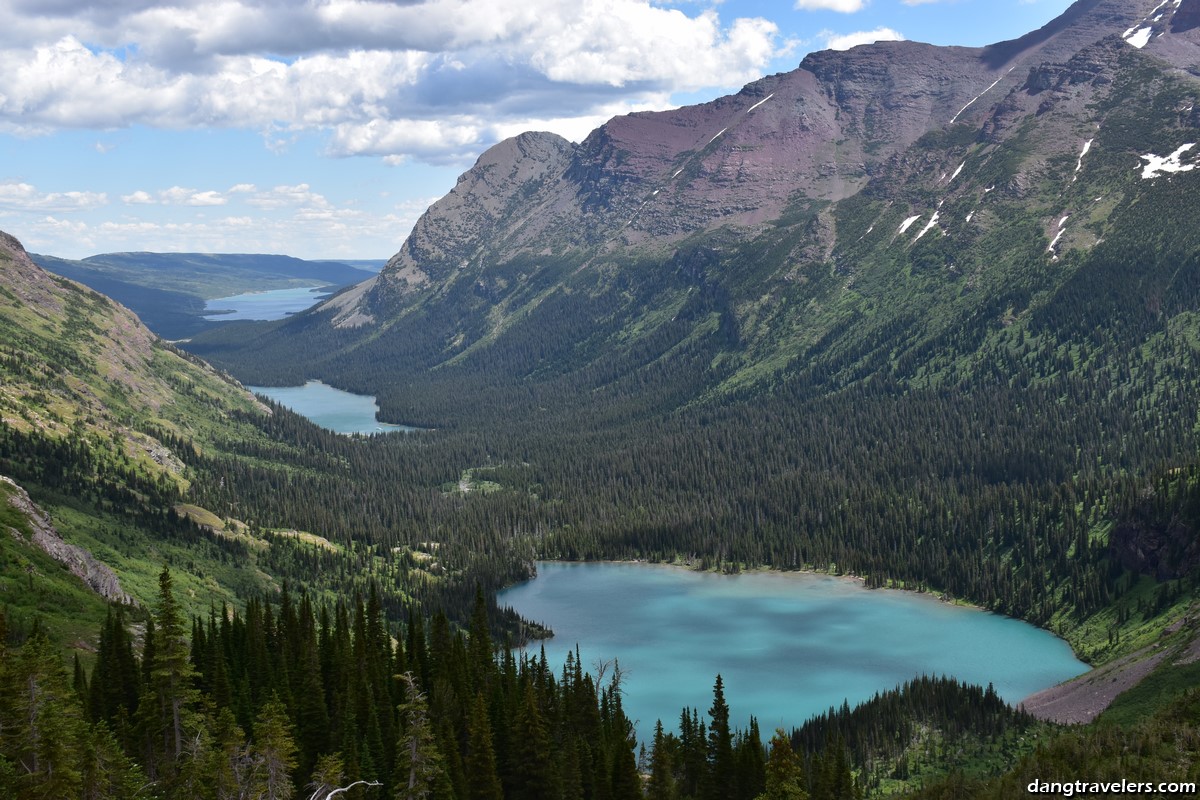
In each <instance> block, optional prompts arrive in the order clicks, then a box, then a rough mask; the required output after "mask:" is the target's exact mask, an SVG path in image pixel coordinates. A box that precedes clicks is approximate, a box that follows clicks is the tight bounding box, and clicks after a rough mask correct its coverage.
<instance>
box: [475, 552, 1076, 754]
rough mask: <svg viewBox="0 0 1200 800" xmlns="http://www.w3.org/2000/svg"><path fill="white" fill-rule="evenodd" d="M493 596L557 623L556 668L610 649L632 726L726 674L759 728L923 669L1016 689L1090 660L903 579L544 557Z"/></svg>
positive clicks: (677, 706) (1013, 692)
mask: <svg viewBox="0 0 1200 800" xmlns="http://www.w3.org/2000/svg"><path fill="white" fill-rule="evenodd" d="M499 602H500V604H501V605H502V606H503V605H510V606H512V607H513V608H514V609H515V610H516V611H517V612H518V613H520V614H521V615H522V616H523V617H525V618H526V619H530V620H534V621H538V622H543V623H545V624H547V625H549V626H550V627H551V628H553V629H554V633H555V636H554V638H553V639H549V640H547V641H545V642H542V643H539V642H535V643H534V644H533V645H532V646H533V647H538V646H541V645H542V644H544V646H545V648H546V655H547V658H549V660H550V663H551V664H553V665H555V670H556V672H557V671H560V670H561V665H562V663H563V660H564V659H565V658H566V654H567V651H568V650H573V649H574V648H575V645H576V644H577V643H578V645H579V648H580V655H581V658H582V659H583V664H584V669H585V670H589V671H591V672H592V674H593V676H594V675H595V674H596V671H595V668H594V664H595V663H596V661H597V660H599V659H605V660H611V659H614V658H615V659H617V660H619V662H620V665H621V671H622V673H623V675H624V682H623V686H624V690H625V691H624V694H623V698H624V699H623V702H624V707H625V712H626V714H627V715H628V716H629V717H630V719H632V720H635V723H636V725H637V728H638V735H639V738H640V739H641V740H642V741H643V742H645V741H647V739H648V738H649V737H650V736H651V735H652V734H653V730H654V722H655V720H656V719H662V721H663V726H664V728H665V729H667V730H676V729H677V728H678V722H679V714H680V710H681V709H682V708H684V707H685V706H687V707H694V708H697V709H698V710H699V711H700V713H701V714H706V713H707V711H708V708H709V706H710V705H711V704H712V686H713V681H714V679H715V677H716V675H717V673H720V674H721V676H722V679H723V680H724V683H725V696H726V699H727V700H728V702H729V707H730V711H731V715H732V716H731V720H732V721H733V722H734V724H735V725H736V726H737V727H740V728H743V729H744V728H745V727H746V726H747V725H748V724H749V719H750V716H751V715H753V716H755V717H757V718H758V722H759V727H760V729H761V730H762V733H763V737H764V740H765V739H766V738H767V737H769V736H770V733H771V731H773V730H774V729H775V728H776V727H778V726H783V727H784V728H785V729H790V728H792V727H795V726H799V725H800V724H801V723H802V722H803V721H804V720H805V719H807V718H809V717H811V716H813V715H814V714H818V713H821V712H823V711H826V710H828V709H829V707H830V706H834V705H837V706H840V705H841V704H842V702H843V701H844V700H848V701H849V702H850V704H851V705H852V706H853V705H855V704H856V703H858V702H861V701H863V700H867V699H870V698H871V697H872V696H873V695H874V694H875V693H876V692H880V691H885V690H888V689H892V688H895V686H896V685H897V684H899V683H902V682H903V681H906V680H908V679H909V678H913V677H916V676H919V675H949V676H953V677H956V678H958V679H960V680H965V681H968V682H970V683H976V684H980V685H983V686H986V685H987V684H988V683H991V684H993V685H994V686H995V688H996V691H997V692H999V693H1000V695H1001V696H1002V697H1004V699H1005V700H1007V701H1008V702H1010V703H1016V702H1019V701H1020V700H1021V699H1023V698H1025V697H1026V696H1028V695H1030V694H1032V693H1034V692H1036V691H1039V690H1041V689H1045V688H1047V687H1049V686H1053V685H1054V684H1056V683H1059V682H1061V681H1064V680H1066V679H1068V678H1071V677H1074V676H1076V675H1079V674H1080V673H1082V672H1085V671H1087V669H1088V667H1087V665H1086V664H1084V663H1083V662H1081V661H1079V660H1078V659H1076V658H1075V656H1074V654H1073V653H1072V652H1071V648H1070V647H1069V646H1068V645H1067V644H1066V643H1065V642H1064V641H1062V640H1061V639H1059V638H1057V637H1056V636H1054V635H1052V634H1050V633H1048V632H1046V631H1044V630H1041V629H1039V628H1035V627H1033V626H1032V625H1028V624H1026V623H1024V622H1020V621H1018V620H1014V619H1009V618H1007V617H1002V616H998V615H996V614H990V613H987V612H984V611H979V610H976V609H971V608H965V607H962V606H954V605H950V604H948V603H943V602H941V601H939V600H937V599H936V598H933V597H930V596H928V595H919V594H914V593H911V592H899V591H886V590H869V589H866V588H864V587H863V586H862V585H861V584H860V583H859V582H857V581H853V580H848V579H842V578H833V577H828V576H823V575H809V574H801V573H779V572H773V573H764V572H755V573H747V574H742V575H732V576H730V575H717V574H712V573H701V572H693V571H690V570H686V569H681V568H678V567H668V566H659V565H650V564H628V563H584V564H579V563H559V562H541V563H539V564H538V577H536V578H534V579H533V580H530V581H526V582H525V583H522V584H519V585H517V586H514V587H510V588H508V589H506V590H504V591H503V592H501V593H500V596H499Z"/></svg>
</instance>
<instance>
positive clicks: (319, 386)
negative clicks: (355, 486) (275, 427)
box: [246, 381, 420, 434]
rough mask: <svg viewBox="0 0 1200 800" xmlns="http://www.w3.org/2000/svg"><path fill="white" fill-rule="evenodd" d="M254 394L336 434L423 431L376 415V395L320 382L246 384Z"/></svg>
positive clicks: (377, 409) (377, 408) (377, 407)
mask: <svg viewBox="0 0 1200 800" xmlns="http://www.w3.org/2000/svg"><path fill="white" fill-rule="evenodd" d="M246 388H247V389H249V390H250V391H252V392H254V393H255V394H261V395H265V396H267V397H269V398H271V399H272V400H274V401H275V402H276V403H279V404H280V405H283V406H287V407H288V408H290V409H291V410H292V411H295V412H296V413H297V414H299V415H300V416H302V417H308V418H309V419H310V420H312V421H313V422H314V423H316V424H317V425H320V426H321V427H322V428H327V429H328V430H331V431H333V432H334V433H344V434H352V433H393V432H401V433H408V432H409V431H415V430H420V429H419V428H412V427H409V426H408V425H392V424H390V423H387V422H380V421H379V420H378V419H376V418H375V415H376V414H378V413H379V406H378V405H377V404H376V403H375V398H374V397H371V396H370V395H365V394H353V393H352V392H344V391H342V390H341V389H335V388H333V387H332V386H329V385H327V384H324V383H321V382H320V381H309V382H308V383H306V384H304V385H303V386H247V387H246Z"/></svg>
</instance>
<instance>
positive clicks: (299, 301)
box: [204, 286, 333, 322]
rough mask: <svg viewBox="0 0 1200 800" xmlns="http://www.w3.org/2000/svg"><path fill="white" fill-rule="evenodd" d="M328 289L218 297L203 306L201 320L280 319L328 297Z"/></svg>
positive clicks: (319, 287)
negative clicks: (202, 317) (202, 318)
mask: <svg viewBox="0 0 1200 800" xmlns="http://www.w3.org/2000/svg"><path fill="white" fill-rule="evenodd" d="M332 288H333V287H330V286H299V287H292V288H289V289H269V290H267V291H262V292H246V293H245V294H235V295H230V296H229V297H218V298H216V299H215V300H207V301H205V303H204V318H205V319H206V320H208V321H209V322H232V321H233V320H239V319H254V320H275V319H283V318H284V317H286V316H288V315H289V314H295V313H297V312H299V311H303V310H304V309H306V308H310V307H311V306H313V305H315V304H316V303H318V302H320V301H321V300H323V299H324V298H325V296H326V295H328V294H329V292H330V291H331V289H332Z"/></svg>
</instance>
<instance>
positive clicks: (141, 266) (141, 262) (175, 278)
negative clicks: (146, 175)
mask: <svg viewBox="0 0 1200 800" xmlns="http://www.w3.org/2000/svg"><path fill="white" fill-rule="evenodd" d="M31 258H32V259H33V261H34V263H36V264H38V265H39V266H41V267H43V268H44V269H47V270H49V271H50V272H53V273H54V274H56V275H61V276H63V277H65V278H70V279H71V280H74V281H78V282H79V283H82V284H84V285H85V286H88V287H90V288H92V289H95V290H96V291H98V292H101V293H103V294H105V295H107V296H109V297H112V298H113V299H115V300H117V301H118V302H121V303H123V304H125V305H126V306H128V307H129V308H130V309H132V310H133V311H134V312H136V313H137V314H138V316H139V317H140V318H141V319H142V321H143V322H145V323H146V325H147V326H149V327H150V329H151V330H153V331H154V332H155V333H157V334H159V335H160V336H163V337H165V338H167V339H181V338H185V337H187V336H190V335H192V334H194V333H196V332H198V331H202V330H207V329H209V328H212V327H214V326H215V325H217V324H219V322H220V321H219V320H217V321H212V320H208V319H205V314H206V313H210V312H206V311H205V305H206V302H205V301H207V300H213V299H216V298H220V297H228V296H232V295H236V294H241V293H244V292H259V291H265V290H270V289H287V288H292V287H310V286H328V287H330V290H331V291H332V290H336V289H338V288H341V287H343V286H348V285H350V284H354V283H358V282H360V281H363V280H367V279H369V278H370V277H371V276H372V275H374V274H375V273H376V272H378V271H379V269H378V268H379V267H381V266H382V263H383V262H379V263H378V264H376V263H374V262H369V261H358V262H353V263H349V262H339V261H304V260H302V259H299V258H293V257H291V256H282V255H253V254H232V253H217V254H208V253H104V254H101V255H95V256H89V257H88V258H85V259H82V260H78V261H75V260H70V259H65V258H56V257H54V256H47V255H38V254H36V253H35V254H33V255H31Z"/></svg>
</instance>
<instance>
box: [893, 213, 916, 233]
mask: <svg viewBox="0 0 1200 800" xmlns="http://www.w3.org/2000/svg"><path fill="white" fill-rule="evenodd" d="M920 218H921V215H920V214H916V215H914V216H911V217H909V218H908V219H906V220H904V222H901V223H900V230H898V231H896V235H897V236H900V235H903V234H904V232H905V231H907V230H908V229H909V228H911V227H912V226H913V223H914V222H916V221H917V220H919V219H920Z"/></svg>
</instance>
